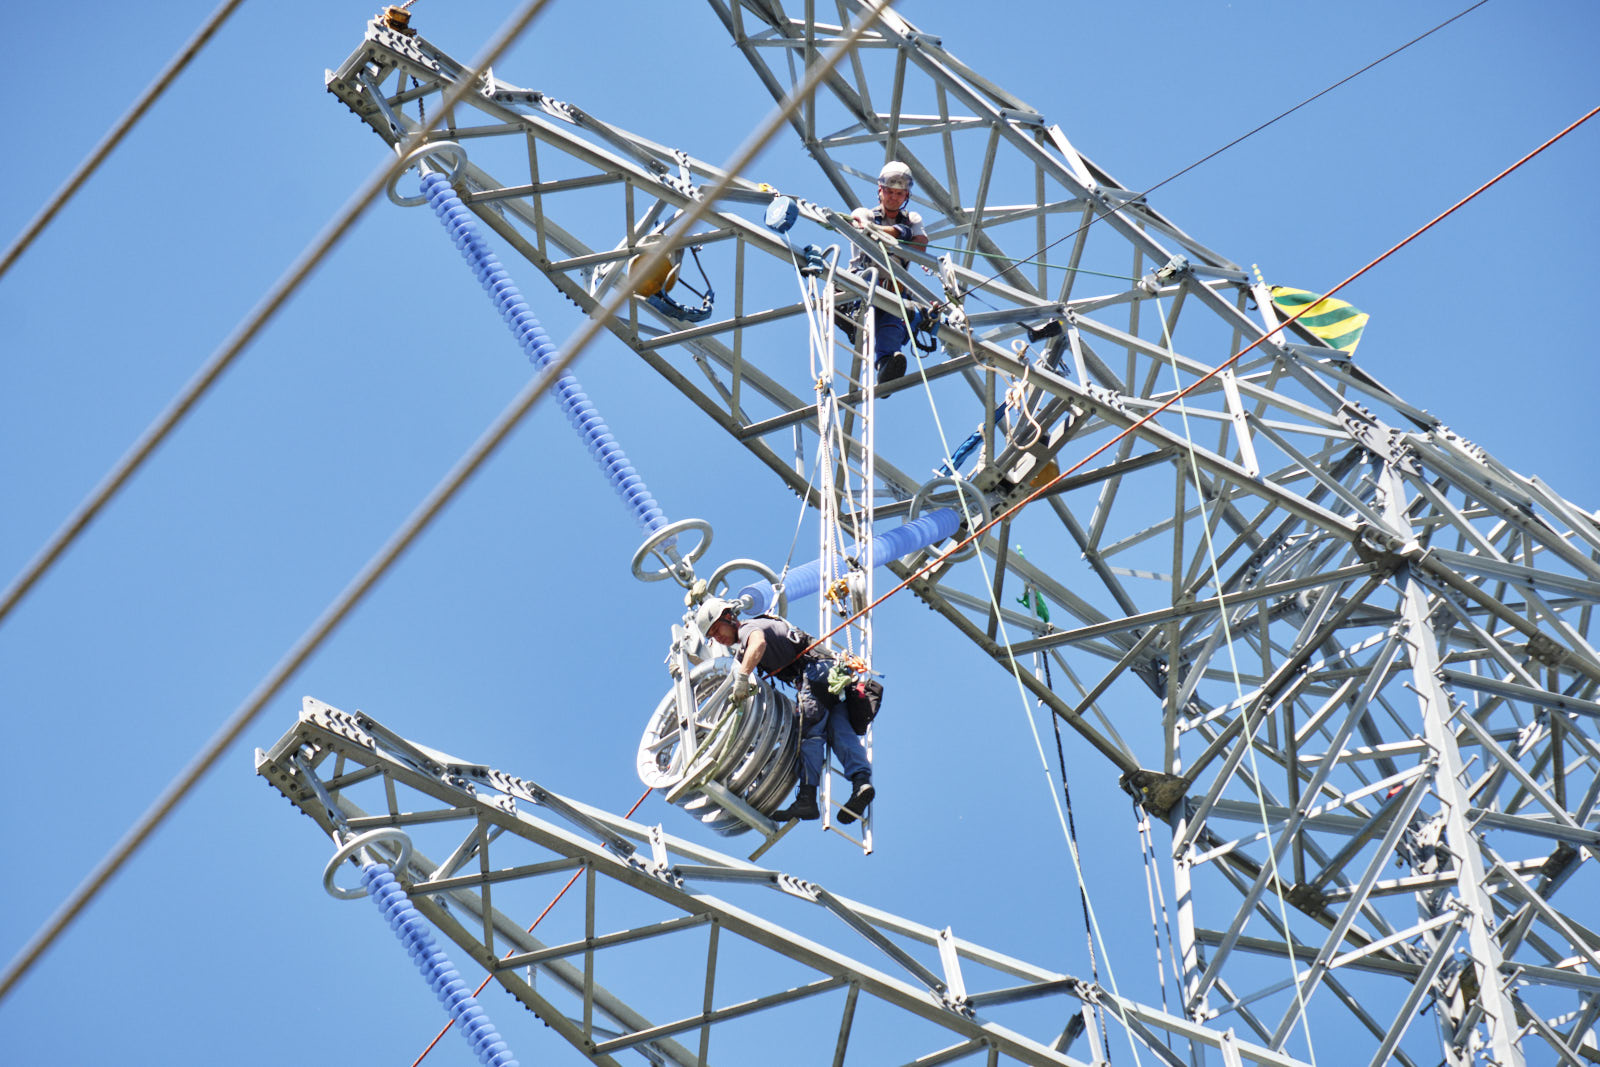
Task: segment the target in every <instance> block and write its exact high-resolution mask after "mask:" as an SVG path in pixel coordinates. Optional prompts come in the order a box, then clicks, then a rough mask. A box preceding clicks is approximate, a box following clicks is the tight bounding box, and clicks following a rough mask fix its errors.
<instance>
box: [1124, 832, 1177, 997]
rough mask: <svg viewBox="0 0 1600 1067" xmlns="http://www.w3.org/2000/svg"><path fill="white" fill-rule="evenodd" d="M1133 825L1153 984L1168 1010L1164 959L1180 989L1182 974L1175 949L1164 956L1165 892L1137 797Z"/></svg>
mask: <svg viewBox="0 0 1600 1067" xmlns="http://www.w3.org/2000/svg"><path fill="white" fill-rule="evenodd" d="M1133 812H1134V815H1133V819H1134V825H1135V826H1136V827H1137V828H1138V830H1139V853H1140V855H1141V856H1142V857H1143V859H1144V894H1145V897H1146V899H1148V900H1149V902H1150V932H1151V934H1152V935H1154V937H1155V943H1156V984H1157V985H1158V986H1160V988H1161V1010H1162V1011H1166V1010H1167V976H1166V972H1165V971H1164V970H1163V967H1164V966H1165V965H1164V962H1163V960H1164V959H1169V958H1170V959H1171V960H1172V977H1173V980H1174V981H1175V982H1176V983H1177V988H1178V989H1179V990H1182V989H1183V975H1182V974H1180V973H1179V972H1178V953H1177V951H1176V950H1175V949H1174V950H1173V951H1171V952H1168V953H1166V955H1165V956H1163V954H1162V951H1161V930H1162V927H1163V926H1165V927H1166V935H1167V941H1166V943H1167V945H1169V946H1171V945H1172V940H1173V939H1172V920H1171V919H1170V918H1169V917H1168V915H1167V893H1166V890H1165V889H1163V888H1162V887H1161V876H1160V874H1158V873H1157V872H1156V842H1155V837H1154V836H1153V835H1152V834H1151V833H1150V813H1149V812H1148V811H1146V810H1145V809H1144V808H1143V807H1142V806H1141V805H1140V804H1139V802H1138V801H1137V800H1135V801H1134V802H1133Z"/></svg>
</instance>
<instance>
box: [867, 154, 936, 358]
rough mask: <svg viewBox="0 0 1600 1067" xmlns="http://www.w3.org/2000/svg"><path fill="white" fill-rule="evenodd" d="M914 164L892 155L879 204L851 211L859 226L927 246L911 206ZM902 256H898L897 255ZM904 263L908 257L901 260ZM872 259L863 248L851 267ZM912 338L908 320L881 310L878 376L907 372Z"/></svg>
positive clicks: (875, 349)
mask: <svg viewBox="0 0 1600 1067" xmlns="http://www.w3.org/2000/svg"><path fill="white" fill-rule="evenodd" d="M911 186H912V177H911V168H910V167H908V166H906V165H905V164H904V163H902V162H900V161H899V160H898V159H891V160H890V161H889V162H887V163H885V164H884V165H883V169H882V170H880V171H879V172H878V206H877V207H858V208H856V209H855V211H853V212H851V213H850V220H851V221H852V222H854V223H855V225H856V228H857V229H861V230H865V231H867V232H869V233H875V234H877V235H879V236H880V237H882V238H885V239H886V240H887V239H891V238H892V239H893V240H894V241H897V242H900V243H902V244H910V245H914V246H916V247H917V248H923V247H925V246H926V245H927V243H928V231H927V229H926V228H924V226H923V225H922V216H921V215H920V214H918V213H917V212H915V211H911V210H908V209H907V207H906V205H907V204H908V203H909V202H910V200H911ZM896 258H898V257H896ZM899 262H900V265H901V266H905V265H906V261H905V260H903V259H900V260H899ZM869 266H870V260H869V259H868V258H867V255H866V253H864V252H862V251H861V250H860V249H857V250H856V253H855V255H853V256H852V257H851V258H850V269H851V270H853V271H856V272H858V273H859V272H861V271H864V270H866V269H867V268H868V267H869ZM908 339H909V337H908V335H907V332H906V324H905V321H904V320H903V319H901V318H899V317H897V316H894V315H890V314H888V313H886V312H883V311H879V312H878V313H877V323H876V328H875V329H874V331H873V352H874V354H875V355H876V358H877V369H878V380H879V381H880V382H886V381H890V380H891V379H894V378H898V377H900V376H901V375H902V374H904V373H905V372H906V357H905V355H904V354H902V352H901V351H900V350H901V349H902V348H904V347H905V345H906V342H907V340H908Z"/></svg>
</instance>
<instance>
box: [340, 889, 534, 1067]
mask: <svg viewBox="0 0 1600 1067" xmlns="http://www.w3.org/2000/svg"><path fill="white" fill-rule="evenodd" d="M361 882H362V884H363V885H365V886H366V887H367V893H368V895H370V896H371V897H372V900H373V902H374V903H375V904H377V905H378V910H379V911H381V912H382V913H383V917H384V918H385V919H387V920H389V925H390V926H391V927H392V928H393V929H394V932H395V934H396V936H398V937H399V938H400V943H401V944H403V945H405V947H406V951H407V952H409V953H411V958H412V959H413V960H415V961H416V964H417V969H418V970H419V971H421V972H422V976H423V977H424V978H426V979H427V980H428V984H429V985H431V986H432V987H433V992H434V995H435V996H437V997H438V998H439V1000H440V1002H441V1003H443V1004H444V1006H445V1008H446V1009H448V1010H449V1012H450V1017H451V1018H453V1019H454V1020H455V1021H456V1023H457V1025H459V1026H460V1028H461V1035H462V1036H463V1037H465V1038H466V1039H467V1040H468V1041H469V1042H471V1044H472V1051H473V1053H474V1054H475V1055H476V1056H477V1057H478V1061H479V1062H480V1063H482V1064H483V1065H484V1067H517V1060H516V1057H515V1056H513V1055H512V1054H511V1050H510V1049H509V1048H507V1047H506V1043H505V1042H504V1041H503V1040H501V1038H500V1034H499V1032H498V1031H496V1030H495V1028H494V1024H493V1023H491V1022H490V1021H489V1016H488V1015H486V1014H484V1011H483V1008H482V1007H480V1006H479V1004H478V998H476V997H474V996H473V995H472V993H471V992H470V991H469V990H468V989H467V983H466V982H465V981H463V980H462V978H461V974H460V972H458V971H457V970H456V969H455V967H453V966H451V964H450V957H448V956H446V955H445V954H444V952H443V951H441V950H440V949H438V948H435V947H434V944H433V935H432V934H431V933H429V932H428V920H426V919H424V918H423V917H422V913H421V912H420V911H418V910H417V909H416V905H414V904H412V903H411V898H410V897H408V896H406V892H405V890H404V889H401V888H400V884H399V883H398V882H397V881H395V877H394V872H392V871H391V870H389V868H388V867H387V866H384V865H382V864H377V863H369V864H367V865H365V866H364V867H362V868H361Z"/></svg>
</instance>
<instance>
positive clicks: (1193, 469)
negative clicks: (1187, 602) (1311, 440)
mask: <svg viewBox="0 0 1600 1067" xmlns="http://www.w3.org/2000/svg"><path fill="white" fill-rule="evenodd" d="M1155 300H1156V311H1157V313H1158V314H1159V315H1160V317H1161V338H1162V341H1163V343H1164V344H1165V345H1166V346H1167V358H1168V360H1169V361H1170V362H1171V365H1172V384H1173V388H1174V389H1175V390H1176V392H1177V394H1178V414H1179V415H1180V416H1181V417H1182V419H1183V440H1184V444H1185V446H1186V447H1187V448H1188V450H1189V471H1190V474H1191V475H1192V476H1193V478H1194V491H1195V496H1196V498H1197V499H1198V501H1199V506H1200V529H1201V532H1202V533H1203V534H1204V535H1205V544H1206V556H1207V559H1208V560H1209V562H1210V564H1211V581H1212V584H1213V585H1214V586H1215V587H1216V590H1217V617H1218V619H1219V620H1220V621H1221V623H1222V639H1223V643H1224V644H1226V645H1227V646H1228V668H1229V670H1230V671H1231V672H1232V674H1233V690H1234V696H1235V698H1236V699H1237V700H1238V701H1239V705H1240V707H1244V703H1245V701H1244V685H1243V683H1241V681H1240V680H1239V660H1238V655H1237V653H1236V652H1235V650H1234V646H1233V627H1232V625H1231V624H1230V623H1229V622H1228V603H1227V599H1226V597H1225V596H1224V592H1223V582H1222V569H1221V567H1220V566H1219V565H1218V563H1217V550H1216V544H1215V543H1214V542H1213V541H1212V539H1211V517H1210V515H1209V513H1208V511H1207V508H1206V492H1205V486H1203V485H1202V484H1201V483H1200V464H1199V457H1198V455H1197V454H1196V452H1195V447H1194V436H1193V434H1191V433H1190V429H1189V407H1188V404H1186V403H1185V402H1184V399H1183V378H1182V375H1181V374H1180V373H1179V371H1178V357H1177V353H1175V352H1174V351H1173V348H1172V332H1171V330H1170V329H1169V327H1168V325H1167V311H1166V307H1165V305H1163V303H1162V301H1161V298H1160V297H1159V296H1158V297H1156V298H1155ZM1261 718H1263V719H1264V718H1266V716H1265V715H1263V716H1261ZM1241 732H1242V733H1243V734H1244V743H1245V752H1246V754H1247V755H1248V756H1249V759H1250V775H1251V779H1252V781H1251V786H1252V787H1253V788H1254V790H1255V794H1256V807H1257V809H1258V810H1259V812H1260V814H1261V832H1262V833H1263V834H1264V835H1265V837H1266V840H1267V863H1268V865H1269V869H1270V870H1271V872H1272V883H1273V885H1274V886H1275V887H1276V889H1277V897H1278V917H1279V919H1280V920H1281V921H1282V923H1283V944H1284V948H1285V949H1286V950H1287V951H1288V953H1289V974H1290V982H1291V984H1292V985H1293V986H1294V997H1295V1005H1296V1007H1297V1009H1298V1010H1297V1015H1298V1017H1299V1020H1300V1026H1301V1029H1302V1030H1304V1031H1305V1035H1306V1049H1307V1054H1308V1055H1309V1056H1310V1058H1311V1062H1312V1064H1313V1067H1314V1065H1315V1064H1316V1062H1317V1051H1316V1045H1315V1044H1314V1043H1313V1041H1312V1040H1311V1019H1310V1017H1309V1016H1308V1015H1307V1014H1306V1002H1305V996H1304V994H1303V990H1302V989H1301V986H1300V964H1299V962H1298V961H1297V960H1296V959H1295V953H1294V933H1293V930H1292V929H1291V927H1290V926H1289V909H1288V905H1287V904H1285V902H1284V885H1283V878H1282V877H1281V873H1280V871H1279V868H1278V843H1277V839H1276V838H1275V837H1274V836H1273V833H1272V826H1271V822H1270V820H1269V819H1268V818H1267V800H1266V797H1265V795H1264V790H1263V788H1262V785H1261V769H1260V767H1259V766H1258V765H1257V763H1256V736H1255V727H1254V726H1253V725H1251V723H1250V722H1249V721H1248V716H1247V717H1246V721H1245V724H1244V729H1243V730H1242V731H1241Z"/></svg>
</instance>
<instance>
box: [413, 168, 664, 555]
mask: <svg viewBox="0 0 1600 1067" xmlns="http://www.w3.org/2000/svg"><path fill="white" fill-rule="evenodd" d="M422 191H423V193H424V195H426V196H427V198H428V203H429V204H430V205H431V206H432V207H433V211H434V214H436V215H438V216H439V221H440V222H441V223H443V224H444V228H445V231H446V232H447V233H449V234H450V239H451V240H453V241H454V242H455V245H456V247H457V248H458V249H460V250H461V255H462V258H464V259H465V260H466V261H467V263H468V265H469V266H471V267H472V270H473V273H475V274H476V275H477V276H478V281H479V282H481V283H482V284H483V287H484V289H485V290H487V291H488V293H489V296H490V298H492V299H493V300H494V303H495V306H496V307H497V308H499V310H500V317H501V318H503V319H505V320H506V325H507V326H509V327H510V328H511V332H512V333H513V334H514V335H515V336H516V338H517V343H518V344H520V345H521V346H522V350H523V351H524V352H526V353H527V354H528V359H529V360H530V361H531V362H532V363H533V365H534V367H536V368H537V369H539V370H541V371H542V370H544V369H545V368H546V367H548V366H549V365H550V363H551V361H552V360H553V359H554V358H555V352H556V348H555V345H553V344H551V343H550V338H549V337H548V336H547V335H546V334H545V332H544V327H543V326H541V325H539V320H538V319H537V318H536V317H535V316H534V314H533V309H532V308H530V307H529V306H528V302H527V301H526V300H525V299H523V296H522V293H521V291H520V290H518V289H517V284H516V282H514V281H512V280H511V275H510V274H508V273H507V272H506V269H505V268H504V267H502V266H501V265H500V260H499V258H498V257H497V256H496V255H495V254H494V252H493V250H492V249H490V248H489V245H488V242H486V241H485V240H484V239H483V234H482V232H481V230H480V229H479V227H478V220H477V219H476V218H475V217H473V214H472V212H471V211H470V210H468V209H467V206H466V205H465V204H463V203H462V202H461V198H460V197H459V196H457V195H456V193H455V190H454V189H452V188H451V187H450V182H449V180H448V179H447V178H445V176H444V175H442V174H439V173H437V172H433V173H427V174H424V175H423V176H422ZM550 391H551V392H552V393H553V394H554V395H555V397H556V399H557V401H559V402H560V404H561V410H562V411H565V412H566V413H567V419H568V421H570V422H571V423H572V427H573V429H575V430H577V431H578V433H579V434H581V435H582V437H583V439H584V442H585V443H586V444H587V445H588V446H589V454H590V455H592V456H594V458H595V462H596V463H598V464H600V469H601V470H602V471H604V472H605V475H606V477H607V478H609V479H610V481H611V484H612V486H613V487H614V488H615V489H616V491H617V495H618V496H620V497H622V500H623V502H624V503H625V504H627V505H628V507H629V509H630V510H632V512H633V517H634V518H635V519H636V520H637V521H638V523H639V525H640V526H642V527H644V531H645V533H647V534H653V533H655V532H656V531H657V530H659V529H661V528H662V527H663V526H665V525H666V524H667V516H666V513H665V512H664V511H662V510H661V506H660V505H659V504H657V503H656V498H655V497H653V496H651V495H650V490H649V489H647V488H646V487H645V484H644V479H643V478H641V477H639V474H638V472H637V471H635V470H634V469H633V464H632V463H630V462H628V456H627V454H626V453H625V452H623V451H622V446H621V445H619V444H617V440H616V438H615V437H613V436H612V434H611V429H610V427H608V426H607V425H606V423H605V420H604V419H602V418H601V417H600V413H599V412H598V411H596V410H595V407H594V405H593V404H592V403H590V401H589V397H588V396H587V395H586V394H585V393H584V391H583V388H582V387H581V386H580V385H579V384H578V380H577V379H576V378H574V377H573V376H572V375H570V374H563V375H562V376H561V377H560V378H558V379H557V380H556V383H555V385H553V386H551V388H550Z"/></svg>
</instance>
